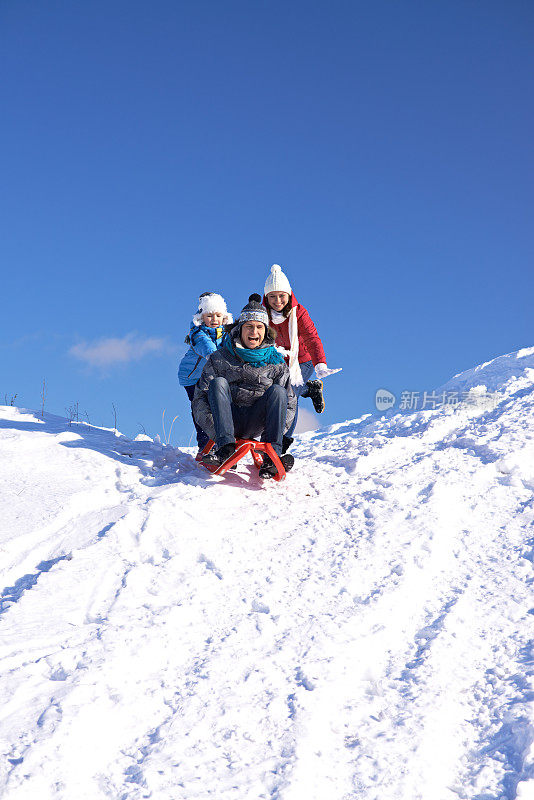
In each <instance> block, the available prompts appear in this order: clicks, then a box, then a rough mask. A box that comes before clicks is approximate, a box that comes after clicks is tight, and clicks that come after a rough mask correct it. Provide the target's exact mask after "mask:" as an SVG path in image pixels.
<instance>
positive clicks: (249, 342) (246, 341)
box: [241, 320, 265, 350]
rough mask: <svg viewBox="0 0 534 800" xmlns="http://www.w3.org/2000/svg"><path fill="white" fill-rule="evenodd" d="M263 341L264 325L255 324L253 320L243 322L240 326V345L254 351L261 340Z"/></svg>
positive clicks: (260, 323) (261, 323)
mask: <svg viewBox="0 0 534 800" xmlns="http://www.w3.org/2000/svg"><path fill="white" fill-rule="evenodd" d="M264 339H265V325H264V324H263V322H256V321H255V320H250V321H249V322H244V323H243V324H242V326H241V343H242V344H243V345H244V346H245V347H248V348H249V349H250V350H254V348H255V347H259V346H260V345H261V343H262V342H263V340H264Z"/></svg>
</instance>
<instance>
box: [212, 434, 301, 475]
mask: <svg viewBox="0 0 534 800" xmlns="http://www.w3.org/2000/svg"><path fill="white" fill-rule="evenodd" d="M214 444H215V442H214V441H213V439H210V440H209V442H208V443H207V445H206V446H205V447H204V449H203V450H202V452H201V453H199V454H198V455H197V461H200V460H201V458H202V456H205V455H207V454H208V453H209V452H210V450H211V449H212V447H213V446H214ZM247 453H250V455H251V456H252V458H253V460H254V464H255V465H256V466H257V467H258V469H259V468H260V467H261V465H262V464H263V458H262V457H261V453H265V454H266V455H268V456H269V458H270V459H271V461H272V462H273V464H274V465H275V467H276V469H277V473H276V475H274V480H275V481H283V480H284V479H285V477H286V471H285V469H284V465H283V464H282V462H281V461H280V458H279V456H278V455H277V454H276V452H275V451H274V450H273V446H272V445H271V444H269V442H257V441H256V439H238V440H237V442H236V445H235V453H232V455H231V456H230V458H227V459H226V461H223V463H222V464H219V466H218V467H211V466H210V467H208V466H207V465H206V464H202V466H203V467H205V468H206V469H207V470H208V471H209V472H211V473H212V474H213V475H224V473H225V472H227V471H228V470H229V469H230V468H231V467H233V466H234V464H237V462H238V461H241V459H242V458H243V456H246V454H247Z"/></svg>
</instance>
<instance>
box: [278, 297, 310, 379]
mask: <svg viewBox="0 0 534 800" xmlns="http://www.w3.org/2000/svg"><path fill="white" fill-rule="evenodd" d="M270 312H271V319H272V321H273V322H274V324H275V325H280V324H281V323H282V322H285V321H286V317H284V315H283V314H279V313H278V311H274V310H273V309H270ZM287 319H288V320H289V350H285V349H284V348H283V347H277V348H276V349H277V350H278V352H280V353H283V354H284V355H285V356H287V357H288V358H289V375H290V378H291V383H292V385H293V386H302V384H303V383H304V381H303V380H302V372H301V370H300V364H299V329H298V324H297V307H296V306H293V308H292V309H291V311H290V312H289V317H288V318H287Z"/></svg>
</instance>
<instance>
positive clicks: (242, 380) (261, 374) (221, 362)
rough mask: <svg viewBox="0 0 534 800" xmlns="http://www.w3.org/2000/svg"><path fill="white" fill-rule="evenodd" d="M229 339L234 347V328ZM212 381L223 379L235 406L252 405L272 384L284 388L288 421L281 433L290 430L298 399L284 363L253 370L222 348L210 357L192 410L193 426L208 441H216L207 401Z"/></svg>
mask: <svg viewBox="0 0 534 800" xmlns="http://www.w3.org/2000/svg"><path fill="white" fill-rule="evenodd" d="M229 336H231V337H232V340H233V342H234V344H235V341H236V339H238V337H239V329H238V327H237V326H236V327H235V328H234V329H233V330H232V331H231V332H230V334H229ZM272 344H274V339H273V338H272V336H271V335H270V333H268V334H267V335H266V337H265V339H264V340H263V343H262V346H263V347H268V346H269V345H272ZM237 352H239V350H238V351H237ZM213 378H226V380H227V381H228V383H229V384H230V393H231V395H232V402H233V403H234V404H235V405H236V406H251V405H253V403H255V402H256V400H258V398H260V397H261V396H262V395H263V394H264V393H265V392H266V391H267V389H268V388H269V387H270V386H272V384H273V383H278V384H280V386H283V387H284V389H285V390H286V391H287V417H286V425H285V428H284V432H285V431H287V430H288V429H289V426H290V425H291V423H292V422H293V417H294V416H295V410H296V408H297V398H296V397H295V394H294V392H293V389H292V388H291V380H290V378H289V368H288V366H287V364H286V363H285V361H284V362H283V363H282V364H265V365H264V366H260V367H254V366H252V364H248V363H247V362H246V361H244V360H243V359H242V358H240V356H239V355H238V354H237V353H231V352H230V351H229V350H228V349H227V348H226V347H224V346H223V347H221V348H220V349H219V350H216V351H215V352H214V353H212V354H211V355H210V356H209V358H208V360H207V361H206V364H205V365H204V369H203V370H202V375H201V376H200V378H199V380H198V383H197V385H196V387H195V394H194V397H193V402H192V410H193V417H194V418H195V422H196V423H197V424H198V425H200V427H201V428H202V430H203V431H205V433H206V434H207V435H208V436H209V437H210V439H215V428H214V425H213V417H212V414H211V408H210V404H209V401H208V389H209V384H210V381H211V380H213Z"/></svg>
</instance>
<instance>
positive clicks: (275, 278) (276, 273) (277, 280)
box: [263, 264, 292, 294]
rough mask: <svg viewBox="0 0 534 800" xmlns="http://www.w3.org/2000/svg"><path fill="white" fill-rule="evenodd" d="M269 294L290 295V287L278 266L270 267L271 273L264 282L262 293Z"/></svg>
mask: <svg viewBox="0 0 534 800" xmlns="http://www.w3.org/2000/svg"><path fill="white" fill-rule="evenodd" d="M269 292H287V294H292V291H291V285H290V283H289V281H288V279H287V278H286V276H285V275H284V273H283V272H282V267H281V266H280V265H279V264H273V265H272V267H271V271H270V273H269V275H268V276H267V280H266V281H265V288H264V290H263V293H264V294H269Z"/></svg>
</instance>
